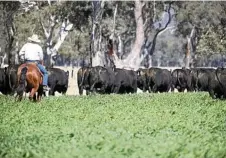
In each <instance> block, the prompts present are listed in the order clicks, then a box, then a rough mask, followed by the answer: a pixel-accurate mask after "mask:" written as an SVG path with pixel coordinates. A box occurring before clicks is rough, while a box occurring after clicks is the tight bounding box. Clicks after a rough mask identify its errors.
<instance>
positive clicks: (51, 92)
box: [49, 84, 56, 96]
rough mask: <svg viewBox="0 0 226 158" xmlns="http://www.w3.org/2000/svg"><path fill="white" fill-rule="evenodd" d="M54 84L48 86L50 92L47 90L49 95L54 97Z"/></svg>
mask: <svg viewBox="0 0 226 158" xmlns="http://www.w3.org/2000/svg"><path fill="white" fill-rule="evenodd" d="M55 86H56V85H55V84H52V85H51V86H50V90H49V95H53V96H54V89H55Z"/></svg>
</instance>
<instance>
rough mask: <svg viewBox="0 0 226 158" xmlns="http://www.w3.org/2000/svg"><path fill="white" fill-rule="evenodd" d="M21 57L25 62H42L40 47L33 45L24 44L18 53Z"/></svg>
mask: <svg viewBox="0 0 226 158" xmlns="http://www.w3.org/2000/svg"><path fill="white" fill-rule="evenodd" d="M21 55H24V59H25V60H39V61H40V60H43V51H42V47H41V46H39V45H38V44H35V43H26V44H25V45H24V46H23V47H22V48H21V50H20V52H19V56H21Z"/></svg>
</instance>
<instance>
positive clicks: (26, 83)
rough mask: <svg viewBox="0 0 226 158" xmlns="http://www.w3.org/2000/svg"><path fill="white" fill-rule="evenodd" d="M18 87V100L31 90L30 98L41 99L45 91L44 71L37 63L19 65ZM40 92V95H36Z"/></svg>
mask: <svg viewBox="0 0 226 158" xmlns="http://www.w3.org/2000/svg"><path fill="white" fill-rule="evenodd" d="M17 78H18V83H17V84H18V87H17V96H16V98H17V97H18V100H19V101H21V100H22V98H23V93H24V91H25V92H27V93H28V92H30V94H29V99H30V100H31V99H33V100H34V101H37V100H38V101H40V100H41V96H42V93H43V87H42V86H41V85H42V73H41V72H40V70H39V69H38V67H37V66H36V64H35V63H26V64H22V65H20V66H19V68H18V71H17ZM36 92H38V97H37V96H36Z"/></svg>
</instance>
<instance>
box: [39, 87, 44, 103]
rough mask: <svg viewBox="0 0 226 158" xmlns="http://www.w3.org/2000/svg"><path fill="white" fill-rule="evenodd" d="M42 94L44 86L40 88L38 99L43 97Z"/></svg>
mask: <svg viewBox="0 0 226 158" xmlns="http://www.w3.org/2000/svg"><path fill="white" fill-rule="evenodd" d="M42 94H43V89H42V88H39V89H38V101H41V99H42Z"/></svg>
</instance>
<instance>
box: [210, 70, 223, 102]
mask: <svg viewBox="0 0 226 158" xmlns="http://www.w3.org/2000/svg"><path fill="white" fill-rule="evenodd" d="M208 90H209V94H210V96H211V97H212V98H213V99H216V98H219V99H225V98H226V69H225V68H217V69H216V70H214V71H211V72H209V73H208Z"/></svg>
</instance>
